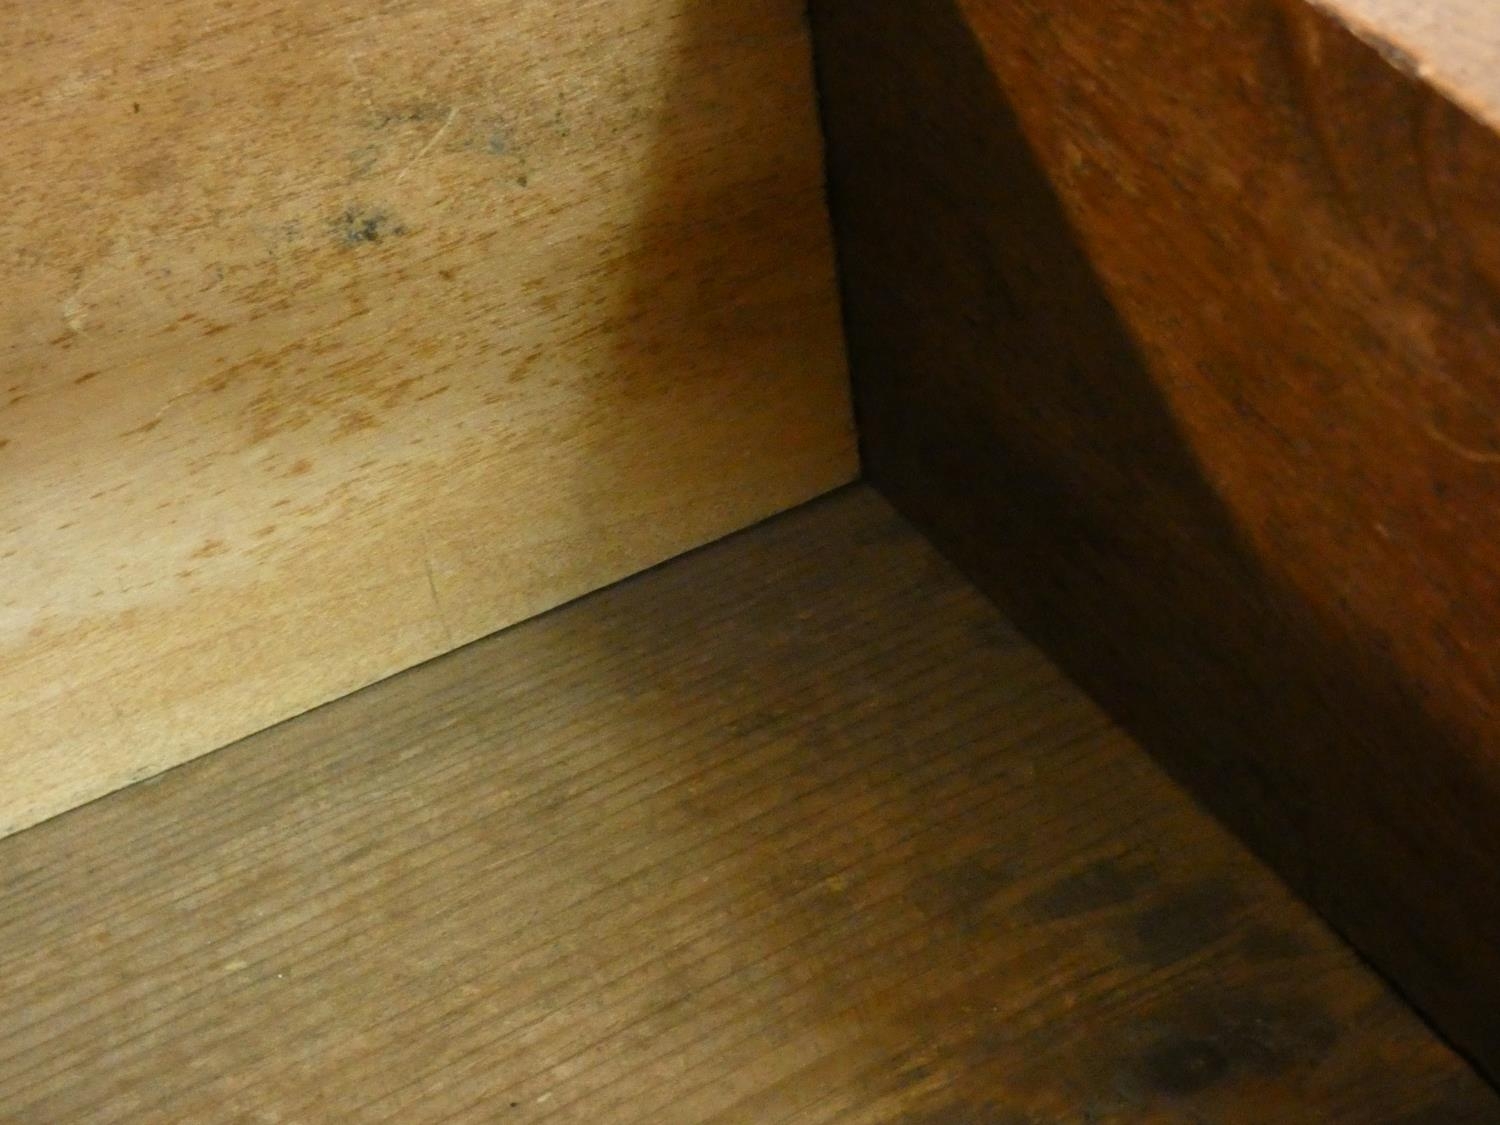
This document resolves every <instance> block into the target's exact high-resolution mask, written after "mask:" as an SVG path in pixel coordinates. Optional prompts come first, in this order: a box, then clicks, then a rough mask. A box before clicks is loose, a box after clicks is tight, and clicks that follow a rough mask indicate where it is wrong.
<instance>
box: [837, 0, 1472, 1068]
mask: <svg viewBox="0 0 1500 1125" xmlns="http://www.w3.org/2000/svg"><path fill="white" fill-rule="evenodd" d="M813 12H814V29H815V33H816V37H817V41H818V44H819V68H820V81H821V84H822V92H823V97H824V112H825V117H826V121H827V127H828V130H829V134H830V138H831V141H830V165H831V167H830V176H831V181H832V200H833V207H834V215H835V227H836V232H837V235H838V240H839V246H840V253H841V265H842V268H843V271H844V278H843V284H844V297H845V304H846V310H847V321H848V333H849V343H850V350H851V357H852V363H853V367H854V370H855V382H856V401H857V404H858V412H859V420H860V424H861V432H862V441H863V448H864V454H865V458H866V467H867V470H868V472H869V473H870V475H871V477H872V479H873V480H874V481H875V482H876V483H877V484H878V485H879V486H880V487H881V488H882V489H883V490H884V491H885V492H886V494H887V495H889V496H890V497H891V498H892V499H893V500H894V501H895V502H896V503H897V505H898V506H899V507H900V508H901V509H902V510H903V511H904V512H906V513H907V514H908V515H910V516H911V517H912V518H913V519H914V520H915V521H916V522H917V523H918V524H920V525H921V526H922V527H923V528H925V529H926V530H928V531H929V532H930V533H931V534H932V535H933V537H934V539H935V540H936V542H937V543H939V544H940V545H941V546H942V547H943V548H944V549H945V550H946V551H947V552H948V553H949V554H950V555H951V556H952V557H953V558H954V559H955V560H957V561H958V562H960V564H961V565H962V566H963V567H964V568H965V569H966V570H967V571H968V572H969V573H970V574H971V575H974V576H975V577H976V578H977V579H978V580H979V581H980V582H981V583H982V584H983V585H984V586H985V587H986V588H987V589H988V590H989V591H990V592H991V593H992V594H993V595H994V596H995V597H996V598H997V599H998V600H999V601H1000V603H1001V604H1002V605H1003V606H1004V607H1005V608H1006V609H1007V610H1008V611H1009V612H1010V613H1011V614H1012V615H1013V616H1014V617H1015V619H1016V620H1017V621H1018V623H1019V624H1020V625H1021V626H1022V628H1023V629H1024V630H1025V631H1026V632H1027V633H1029V634H1030V635H1031V636H1033V637H1035V638H1037V639H1038V640H1039V641H1040V642H1042V643H1043V645H1044V646H1045V647H1046V648H1047V650H1048V651H1049V652H1050V653H1051V654H1052V655H1053V656H1054V657H1055V658H1056V659H1058V660H1059V661H1060V662H1061V664H1062V665H1063V667H1064V668H1065V670H1066V671H1068V672H1069V673H1070V674H1071V675H1072V676H1073V677H1074V678H1075V679H1076V681H1077V682H1079V683H1080V684H1082V685H1083V686H1084V687H1085V688H1086V689H1088V690H1089V691H1090V692H1091V693H1093V694H1094V696H1095V697H1096V698H1097V699H1099V700H1100V701H1102V702H1103V703H1104V704H1105V705H1106V706H1107V707H1108V709H1109V710H1110V711H1111V712H1112V713H1113V714H1115V715H1116V716H1117V717H1119V718H1120V719H1121V720H1123V721H1124V722H1125V723H1126V725H1127V726H1128V727H1129V728H1130V729H1131V730H1133V731H1134V732H1136V733H1137V734H1138V735H1139V736H1140V737H1141V738H1142V739H1143V741H1144V742H1145V743H1146V745H1147V746H1148V747H1150V748H1151V749H1152V750H1153V751H1154V752H1156V753H1157V754H1159V756H1160V757H1161V758H1162V759H1163V761H1164V762H1165V763H1166V764H1167V765H1168V766H1169V768H1170V769H1171V770H1172V771H1173V772H1174V773H1175V774H1176V775H1177V776H1178V777H1179V778H1180V779H1182V780H1183V781H1185V782H1186V783H1188V784H1189V785H1190V787H1191V788H1192V789H1193V790H1194V791H1195V792H1196V793H1197V794H1198V795H1200V796H1201V797H1202V798H1203V799H1204V800H1206V801H1207V803H1208V804H1209V805H1210V806H1211V807H1212V808H1213V809H1214V810H1215V811H1216V812H1217V813H1218V814H1220V815H1221V816H1222V817H1223V818H1224V819H1225V820H1226V821H1227V822H1228V823H1229V824H1230V825H1231V826H1233V827H1234V828H1235V829H1236V830H1237V831H1239V832H1240V833H1242V834H1243V835H1244V837H1245V838H1246V839H1247V840H1249V841H1250V842H1251V843H1252V844H1253V846H1255V847H1256V848H1257V849H1258V850H1259V851H1260V852H1261V854H1262V855H1264V856H1265V857H1267V858H1268V859H1269V860H1270V861H1271V862H1272V864H1273V866H1275V867H1276V868H1277V869H1278V870H1279V871H1280V872H1281V873H1282V874H1283V875H1284V876H1285V877H1287V878H1288V879H1289V881H1290V882H1291V883H1292V884H1293V886H1294V887H1295V888H1296V889H1297V890H1298V891H1299V892H1300V893H1302V894H1304V895H1306V896H1307V897H1308V898H1309V899H1310V900H1311V901H1312V902H1313V903H1314V904H1316V905H1317V906H1318V907H1319V908H1320V909H1321V910H1323V911H1324V912H1326V914H1327V916H1328V917H1329V918H1330V919H1332V920H1333V921H1334V923H1335V924H1336V925H1337V926H1338V927H1339V928H1340V929H1341V930H1342V931H1343V932H1344V933H1345V934H1346V935H1347V936H1349V937H1350V938H1351V939H1352V940H1353V942H1354V943H1355V944H1356V945H1357V946H1358V947H1359V948H1360V949H1361V950H1362V951H1364V952H1365V953H1366V954H1367V955H1368V956H1369V957H1370V958H1371V959H1372V960H1373V961H1374V962H1375V963H1376V965H1377V966H1379V967H1381V968H1382V969H1384V970H1386V971H1388V972H1389V973H1390V974H1391V975H1392V976H1393V977H1394V978H1395V979H1396V980H1397V981H1399V982H1400V984H1401V986H1402V987H1403V988H1405V989H1406V990H1407V991H1408V992H1409V994H1410V996H1411V997H1412V998H1413V999H1414V1000H1415V1001H1416V1002H1417V1003H1418V1005H1419V1006H1420V1007H1422V1008H1423V1009H1425V1010H1426V1011H1427V1012H1428V1013H1429V1014H1431V1015H1432V1016H1433V1017H1434V1018H1435V1019H1436V1020H1437V1021H1438V1022H1439V1024H1440V1025H1441V1026H1442V1028H1443V1029H1445V1030H1446V1031H1447V1032H1448V1033H1449V1034H1451V1035H1452V1036H1453V1037H1454V1038H1455V1039H1456V1040H1457V1041H1458V1042H1459V1043H1460V1045H1462V1046H1463V1047H1464V1048H1466V1049H1468V1050H1469V1051H1471V1052H1472V1053H1473V1054H1474V1055H1475V1056H1476V1057H1478V1058H1479V1059H1481V1060H1483V1061H1484V1062H1485V1063H1487V1064H1488V1065H1489V1066H1490V1067H1491V1068H1493V1067H1494V1066H1495V1065H1497V1060H1500V992H1497V991H1496V989H1497V988H1500V823H1497V822H1496V819H1495V817H1494V810H1495V809H1496V808H1497V807H1500V793H1497V792H1496V778H1495V777H1494V776H1493V775H1492V774H1489V773H1486V772H1485V771H1484V770H1483V769H1482V768H1481V765H1480V763H1482V762H1483V761H1484V760H1485V751H1484V748H1483V747H1481V746H1477V745H1472V744H1468V743H1466V742H1465V738H1466V736H1465V735H1462V734H1460V733H1458V732H1455V731H1453V730H1451V729H1446V728H1445V726H1444V725H1443V724H1442V723H1441V722H1440V721H1439V720H1437V719H1436V718H1435V716H1434V713H1433V709H1432V708H1431V707H1430V706H1428V705H1427V704H1426V703H1425V702H1424V699H1423V695H1422V691H1421V688H1420V685H1417V684H1414V683H1411V682H1409V681H1408V680H1407V679H1406V678H1405V677H1403V676H1402V675H1401V674H1400V673H1399V672H1398V670H1397V669H1396V668H1395V667H1394V666H1393V664H1392V663H1391V662H1390V661H1388V660H1387V659H1386V658H1385V656H1384V654H1383V649H1382V647H1381V645H1380V644H1379V642H1378V639H1377V638H1375V637H1373V636H1358V635H1354V636H1351V626H1350V623H1349V622H1348V621H1347V620H1346V619H1345V620H1341V619H1339V617H1338V613H1337V607H1334V606H1325V605H1319V604H1311V603H1310V602H1309V600H1308V598H1307V597H1306V595H1305V594H1301V593H1299V592H1298V591H1296V590H1294V589H1291V588H1289V586H1288V585H1287V584H1286V583H1285V581H1284V580H1282V579H1280V578H1278V576H1277V575H1276V574H1275V573H1274V571H1273V569H1272V568H1270V567H1268V566H1267V565H1266V561H1265V560H1263V559H1260V558H1257V556H1256V552H1255V550H1254V549H1253V548H1252V546H1251V545H1250V544H1249V543H1248V542H1247V541H1246V540H1245V538H1244V537H1243V536H1242V535H1241V533H1240V532H1239V531H1238V530H1237V527H1236V521H1235V518H1234V513H1233V511H1232V510H1230V509H1229V508H1227V507H1226V502H1225V500H1224V498H1223V497H1221V496H1219V495H1217V494H1216V492H1215V490H1214V488H1213V487H1212V486H1211V485H1210V483H1209V482H1208V480H1207V478H1206V476H1205V473H1204V470H1203V467H1202V465H1201V464H1200V463H1199V461H1198V459H1197V457H1196V456H1195V454H1194V452H1193V450H1192V448H1191V447H1190V445H1189V443H1188V442H1187V441H1186V440H1185V438H1184V435H1183V434H1182V433H1181V432H1180V430H1179V427H1178V425H1177V423H1176V422H1175V421H1174V420H1173V418H1172V416H1171V413H1170V411H1169V409H1168V407H1167V405H1166V402H1165V399H1164V395H1163V392H1162V389H1161V387H1160V386H1159V385H1158V383H1157V381H1156V378H1155V376H1153V373H1152V371H1151V370H1150V368H1149V366H1148V365H1147V363H1146V362H1145V360H1144V359H1143V357H1142V355H1141V354H1140V352H1139V351H1138V349H1137V347H1136V345H1135V344H1134V343H1133V342H1132V339H1131V336H1130V333H1129V331H1128V329H1127V328H1126V326H1125V325H1124V324H1123V323H1122V321H1121V319H1120V317H1119V315H1118V314H1117V313H1116V311H1115V309H1114V308H1113V307H1112V305H1111V302H1110V299H1109V298H1108V296H1107V295H1106V291H1105V287H1104V284H1103V283H1102V281H1101V280H1100V278H1099V277H1098V276H1097V275H1096V273H1095V271H1094V269H1093V267H1092V265H1091V263H1090V261H1089V258H1088V256H1087V254H1086V252H1085V251H1084V250H1083V248H1082V247H1081V245H1080V241H1079V238H1078V236H1077V234H1076V232H1075V231H1074V230H1073V229H1072V227H1071V225H1070V222H1069V220H1068V218H1067V215H1066V213H1065V211H1064V208H1063V206H1062V205H1061V203H1060V202H1059V199H1058V197H1057V195H1056V194H1055V191H1054V189H1053V186H1052V184H1051V181H1050V179H1049V177H1048V175H1047V173H1046V171H1045V170H1044V168H1043V167H1042V166H1041V164H1040V163H1039V161H1038V159H1037V157H1036V156H1035V154H1034V151H1033V150H1032V148H1031V146H1030V145H1029V143H1028V141H1027V139H1026V137H1025V135H1024V133H1023V130H1022V128H1021V126H1020V124H1019V122H1018V119H1017V116H1016V113H1015V110H1014V109H1013V107H1012V105H1011V104H1010V101H1009V98H1008V96H1007V94H1006V91H1005V90H1004V89H1003V88H1002V86H1001V85H1000V83H999V80H998V79H997V76H996V73H995V68H994V66H993V65H992V63H991V62H990V61H989V60H988V59H987V58H986V55H985V50H984V47H983V46H982V45H981V43H979V42H978V41H977V40H976V37H975V33H974V31H973V29H972V27H971V26H970V23H969V18H968V17H967V16H966V15H965V14H964V13H963V11H962V8H961V5H958V4H956V3H954V2H952V0H925V2H922V3H902V2H899V0H881V2H878V3H873V4H871V3H861V2H856V0H814V4H813ZM1491 1074H1492V1075H1493V1074H1494V1071H1493V1069H1491Z"/></svg>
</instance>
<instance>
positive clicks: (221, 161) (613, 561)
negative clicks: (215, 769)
mask: <svg viewBox="0 0 1500 1125" xmlns="http://www.w3.org/2000/svg"><path fill="white" fill-rule="evenodd" d="M0 59H3V60H4V62H5V65H4V66H3V67H0V133H3V135H4V137H5V140H6V153H5V156H4V158H3V160H0V197H3V198H4V199H5V201H6V206H5V208H4V211H3V213H0V246H3V250H0V291H3V293H4V296H3V298H0V833H3V832H6V831H10V830H14V829H16V828H19V827H22V826H24V825H26V824H29V823H32V822H34V821H35V820H37V819H39V818H41V817H43V816H47V815H49V814H52V813H55V812H58V811H60V810H62V809H65V808H67V807H70V806H72V805H75V804H77V803H79V802H81V801H84V800H87V799H89V798H91V797H94V796H97V795H99V794H101V793H103V792H106V791H108V790H109V789H111V788H114V787H116V786H119V785H121V784H123V783H125V782H127V781H130V780H133V779H138V778H141V777H144V776H147V775H150V774H152V773H155V772H157V771H159V770H161V769H163V768H165V767H168V766H171V765H173V764H175V763H177V762H180V761H183V760H184V759H186V758H188V757H191V756H192V755H194V754H198V753H201V752H203V751H206V750H209V749H212V748H214V747H217V746H220V745H223V744H224V743H226V742H228V741H230V740H232V739H235V738H237V737H239V736H242V735H245V734H248V733H250V732H252V731H254V730H257V729H259V728H262V727H265V726H266V725H268V724H270V723H273V722H275V721H277V720H280V719H283V718H285V717H287V716H290V715H293V714H296V713H298V712H300V711H303V710H306V709H307V708H309V707H312V706H315V705H317V704H319V703H321V702H323V701H325V700H328V699H330V698H332V697H334V696H338V695H340V694H343V693H345V692H348V691H351V690H353V689H355V688H358V687H360V686H361V685H364V684H368V683H370V682H371V681H373V680H375V679H377V678H380V677H382V676H385V675H387V674H389V673H391V672H394V671H396V670H398V669H400V668H403V667H406V666H408V665H411V664H413V663H416V662H418V661H421V660H423V659H425V658H427V657H430V656H433V655H434V654H437V653H439V652H442V651H445V650H447V649H450V648H453V647H454V646H456V645H460V644H463V643H464V642H466V641H470V640H473V639H475V638H476V637H479V636H482V635H484V634H486V633H489V632H491V631H493V630H495V629H497V628H499V627H501V626H504V625H507V624H509V623H511V622H514V621H517V620H519V619H521V618H524V617H527V616H529V615H532V614H535V613H537V612H539V611H541V610H545V609H547V608H549V607H551V606H554V605H556V604H558V603H559V602H561V601H564V600H566V599H568V598H571V597H574V596H576V595H578V594H581V593H583V592H585V591H587V590H590V589H592V588H595V587H597V586H600V585H602V584H605V583H608V582H610V581H611V580H614V579H617V578H619V577H621V576H623V575H626V574H629V573H631V572H633V571H636V570H639V569H641V568H643V567H646V566H649V565H651V564H653V563H656V562H658V561H660V560H662V559H664V558H666V557H668V556H671V555H673V554H675V553H678V552H680V551H683V550H685V549H687V548H690V547H693V546H696V545H698V544H701V543H703V542H705V541H707V540H710V539H713V538H715V537H717V536H719V535H721V534H723V533H726V532H728V531H731V530H733V529H736V528H738V527H741V526H743V525H745V524H748V523H750V522H753V521H755V520H757V519H759V518H762V517H764V516H766V515H768V514H770V513H772V512H775V511H777V510H779V509H782V508H785V507H787V506H789V505H792V504H795V503H797V502H800V501H802V500H805V499H807V498H809V497H811V496H813V495H816V494H818V493H820V492H823V491H825V490H827V489H829V488H831V487H833V486H836V485H838V484H840V483H843V482H845V481H847V480H848V479H850V478H851V477H852V476H853V475H854V472H855V457H854V451H853V438H852V432H851V424H850V420H849V417H848V408H847V386H846V377H845V373H844V367H843V356H842V343H841V338H840V332H839V327H838V317H837V304H836V295H835V286H834V276H833V265H832V258H831V252H830V246H829V237H828V232H827V220H826V214H825V210H824V206H823V198H822V165H821V146H820V143H819V136H818V131H817V120H816V110H815V106H814V103H813V97H812V87H811V75H810V58H809V49H808V44H807V42H806V30H805V26H804V22H803V19H802V12H801V8H800V5H799V4H798V3H797V2H796V0H753V2H751V3H745V4H735V5H722V4H714V3H708V2H693V0H624V2H611V3H604V2H599V0H593V2H587V3H577V4H555V3H543V2H538V0H441V2H437V3H433V2H431V0H423V2H420V3H418V2H404V0H403V2H388V3H378V4H372V3H369V2H367V0H337V2H333V3H323V2H316V3H315V2H311V0H252V2H249V3H243V4H231V5H225V4H219V3H214V2H211V0H166V2H162V0H152V2H146V0H123V2H120V3H111V4H104V5H101V4H96V3H88V2H85V0H62V2H59V3H47V4H36V3H31V2H30V0H5V2H3V3H0Z"/></svg>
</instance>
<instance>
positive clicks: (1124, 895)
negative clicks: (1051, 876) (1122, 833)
mask: <svg viewBox="0 0 1500 1125" xmlns="http://www.w3.org/2000/svg"><path fill="white" fill-rule="evenodd" d="M1150 879H1151V876H1150V875H1149V874H1148V873H1146V872H1143V871H1132V870H1129V869H1127V868H1125V867H1122V866H1121V865H1120V863H1119V862H1118V861H1117V860H1114V859H1101V860H1099V861H1098V862H1097V863H1092V864H1090V865H1089V866H1088V867H1085V868H1084V869H1083V870H1082V871H1075V872H1074V873H1073V874H1071V875H1067V876H1065V877H1063V878H1062V879H1059V880H1058V881H1057V882H1055V883H1052V884H1050V885H1049V886H1046V887H1043V888H1042V889H1041V890H1039V891H1037V892H1035V893H1034V894H1032V895H1031V896H1030V897H1029V898H1027V899H1026V901H1025V903H1024V904H1023V906H1024V909H1025V910H1026V911H1027V913H1029V914H1031V915H1032V916H1034V917H1037V918H1042V919H1046V920H1048V921H1058V920H1061V919H1063V918H1073V917H1076V916H1078V915H1080V914H1093V913H1095V912H1096V911H1099V910H1105V909H1107V908H1109V907H1112V906H1121V905H1123V904H1124V903H1127V902H1130V901H1131V900H1132V899H1134V898H1135V897H1136V895H1137V894H1138V893H1139V892H1140V891H1141V888H1142V887H1144V886H1146V885H1147V884H1148V883H1149V882H1150Z"/></svg>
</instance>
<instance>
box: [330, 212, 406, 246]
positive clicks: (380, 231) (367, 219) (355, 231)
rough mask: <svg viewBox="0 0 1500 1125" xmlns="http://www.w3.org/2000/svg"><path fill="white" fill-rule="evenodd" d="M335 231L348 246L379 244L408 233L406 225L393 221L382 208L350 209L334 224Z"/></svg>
mask: <svg viewBox="0 0 1500 1125" xmlns="http://www.w3.org/2000/svg"><path fill="white" fill-rule="evenodd" d="M333 227H334V231H335V233H336V234H337V235H338V237H339V239H340V241H342V242H343V243H344V244H345V245H346V246H359V245H362V244H363V243H367V242H379V241H380V240H381V239H383V238H387V237H390V236H395V235H402V234H405V233H406V226H405V224H404V223H401V222H398V221H397V220H395V219H393V218H392V217H391V215H390V214H389V213H388V212H386V211H385V210H383V209H381V208H365V207H359V206H355V207H350V208H348V209H347V210H345V211H344V213H343V214H342V215H340V216H339V217H338V218H337V219H335V220H334V223H333Z"/></svg>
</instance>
